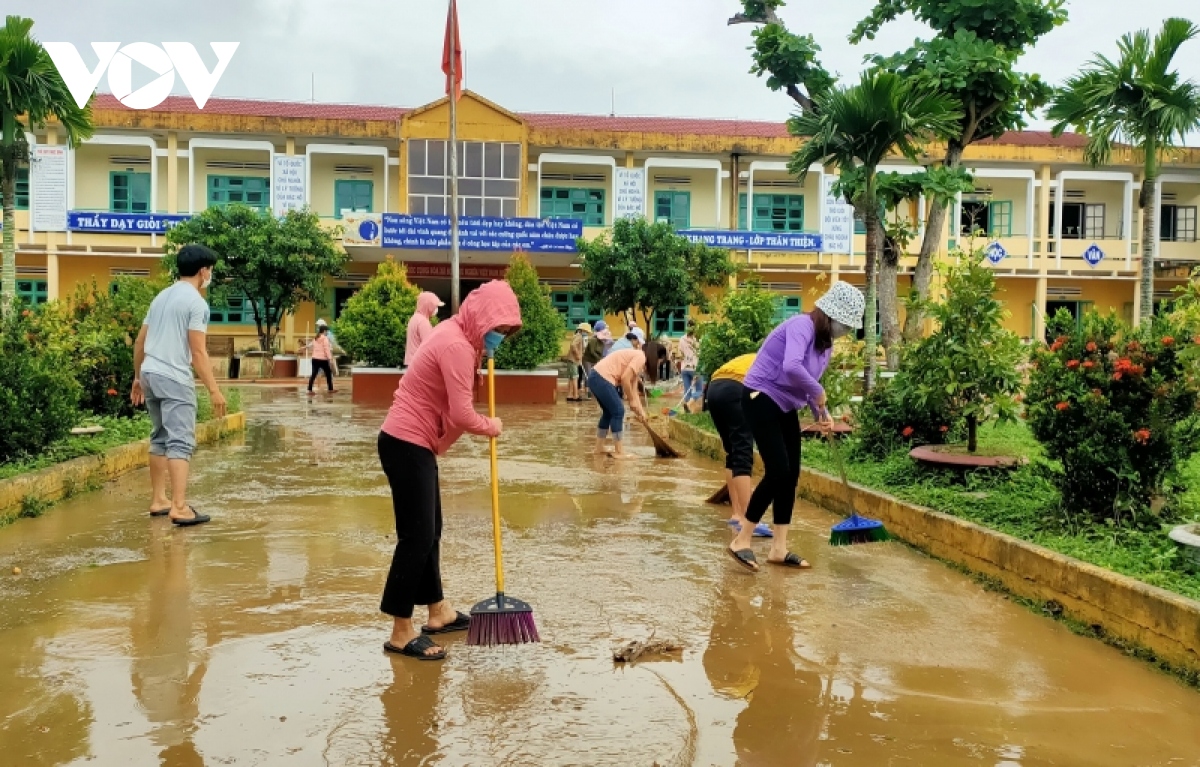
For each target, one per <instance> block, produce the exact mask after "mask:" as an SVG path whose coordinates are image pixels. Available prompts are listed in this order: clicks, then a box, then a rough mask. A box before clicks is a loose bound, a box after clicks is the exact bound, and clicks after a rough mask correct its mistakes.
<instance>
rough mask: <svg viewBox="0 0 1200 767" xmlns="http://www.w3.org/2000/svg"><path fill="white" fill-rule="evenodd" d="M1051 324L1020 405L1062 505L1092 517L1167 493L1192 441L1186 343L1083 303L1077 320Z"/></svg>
mask: <svg viewBox="0 0 1200 767" xmlns="http://www.w3.org/2000/svg"><path fill="white" fill-rule="evenodd" d="M1068 320H1069V318H1065V317H1057V318H1055V320H1054V321H1053V322H1052V323H1051V332H1052V333H1053V334H1054V336H1055V340H1054V342H1053V343H1052V344H1051V345H1050V346H1049V348H1047V349H1043V350H1040V351H1038V352H1036V353H1035V355H1034V361H1033V364H1034V372H1033V376H1032V378H1031V380H1030V384H1029V391H1028V395H1027V396H1028V402H1027V412H1028V418H1029V425H1030V427H1031V428H1032V430H1033V434H1034V436H1035V437H1037V439H1038V441H1040V442H1041V443H1042V444H1043V445H1044V446H1045V449H1046V454H1047V455H1048V456H1049V457H1050V458H1053V459H1056V460H1058V461H1059V462H1060V463H1061V470H1056V471H1055V472H1054V478H1055V481H1056V483H1057V484H1058V487H1059V490H1060V492H1061V494H1062V502H1063V505H1064V507H1065V508H1067V509H1068V510H1070V511H1071V512H1086V513H1088V514H1090V515H1091V516H1092V517H1093V518H1095V519H1104V518H1113V517H1116V518H1118V519H1119V518H1120V515H1121V514H1122V513H1129V514H1132V515H1134V516H1135V517H1136V516H1140V515H1141V514H1142V513H1143V512H1144V511H1145V510H1146V509H1148V508H1149V507H1150V502H1151V500H1152V498H1154V497H1155V496H1160V495H1161V496H1166V497H1167V498H1168V499H1171V498H1173V497H1174V495H1175V494H1176V491H1177V489H1178V488H1177V485H1176V480H1177V476H1178V471H1179V468H1180V466H1181V465H1182V464H1183V463H1184V462H1185V461H1186V460H1187V459H1188V458H1189V457H1190V456H1192V454H1193V453H1195V452H1196V450H1197V448H1198V447H1200V418H1198V417H1197V414H1196V405H1197V397H1198V395H1200V389H1198V387H1197V385H1196V381H1195V378H1194V376H1193V375H1192V374H1191V372H1190V371H1189V370H1188V367H1187V365H1186V364H1185V362H1184V359H1183V358H1185V357H1187V356H1189V354H1190V353H1191V350H1192V348H1193V347H1194V346H1195V342H1194V341H1193V340H1192V339H1188V338H1186V337H1183V336H1182V335H1181V334H1177V327H1178V326H1176V325H1174V324H1173V323H1172V322H1171V321H1169V320H1166V319H1163V318H1156V319H1155V320H1154V321H1153V322H1152V323H1151V324H1150V325H1148V326H1144V327H1141V328H1139V329H1137V330H1134V329H1131V328H1129V327H1128V326H1127V325H1126V324H1125V323H1124V322H1122V321H1121V320H1119V319H1117V318H1115V317H1111V316H1110V317H1101V316H1100V315H1098V314H1096V313H1094V312H1089V313H1088V314H1087V315H1086V316H1085V317H1084V320H1083V323H1082V327H1081V328H1080V329H1078V330H1077V329H1076V327H1075V325H1074V322H1073V321H1068Z"/></svg>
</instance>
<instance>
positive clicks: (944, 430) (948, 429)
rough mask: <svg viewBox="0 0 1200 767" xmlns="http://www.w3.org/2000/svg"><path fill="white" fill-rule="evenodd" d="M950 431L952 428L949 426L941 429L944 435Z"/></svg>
mask: <svg viewBox="0 0 1200 767" xmlns="http://www.w3.org/2000/svg"><path fill="white" fill-rule="evenodd" d="M948 431H950V427H949V426H943V427H942V428H941V432H942V434H945V433H946V432H948Z"/></svg>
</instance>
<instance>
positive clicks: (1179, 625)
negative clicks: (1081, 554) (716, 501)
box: [670, 420, 1200, 678]
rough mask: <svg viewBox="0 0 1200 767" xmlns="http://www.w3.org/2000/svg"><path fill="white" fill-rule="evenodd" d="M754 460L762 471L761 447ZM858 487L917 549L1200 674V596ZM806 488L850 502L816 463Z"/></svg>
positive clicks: (825, 503) (678, 432) (705, 443)
mask: <svg viewBox="0 0 1200 767" xmlns="http://www.w3.org/2000/svg"><path fill="white" fill-rule="evenodd" d="M670 434H671V437H672V438H673V439H676V440H678V441H680V442H683V443H685V444H688V445H690V446H691V447H692V449H693V450H695V451H696V452H698V453H701V454H703V455H706V456H709V457H712V458H717V459H720V458H723V456H724V453H723V452H722V450H721V441H720V439H719V438H718V437H717V436H716V435H715V434H709V433H708V432H705V431H703V430H701V429H698V428H696V427H694V426H692V425H690V424H686V423H681V422H679V421H676V420H672V421H671V425H670ZM754 461H755V470H756V471H761V468H762V464H761V462H760V461H759V458H758V455H757V454H756V455H755V457H754ZM854 489H855V502H856V506H857V510H858V511H859V512H861V513H862V514H863V515H864V516H868V517H872V518H875V519H879V520H881V521H882V522H883V523H884V524H885V525H886V526H887V529H888V532H890V533H891V534H892V535H894V536H896V537H897V538H900V539H901V540H903V541H905V542H906V543H908V544H910V545H912V546H914V547H915V548H918V549H920V550H922V551H925V552H927V553H929V554H931V555H933V556H934V557H937V558H938V559H943V560H946V561H948V562H952V563H954V564H956V565H959V566H961V567H964V568H966V569H968V570H970V571H972V572H974V573H978V574H980V575H983V576H986V577H987V578H990V579H993V580H995V581H998V582H999V583H1000V584H1001V585H1002V586H1003V587H1004V588H1005V589H1006V590H1008V591H1009V592H1011V593H1012V594H1014V595H1016V596H1018V597H1024V598H1026V599H1031V600H1036V601H1038V602H1043V603H1047V602H1055V603H1057V604H1058V605H1061V607H1062V614H1063V615H1064V616H1066V617H1067V618H1069V619H1072V620H1074V621H1078V622H1080V623H1083V624H1085V625H1087V626H1090V627H1092V631H1093V633H1094V634H1097V635H1099V636H1100V637H1102V638H1104V639H1105V640H1106V641H1110V642H1111V643H1114V644H1118V645H1120V644H1126V645H1132V646H1133V647H1134V648H1135V649H1137V650H1141V651H1142V652H1136V653H1135V654H1138V655H1142V656H1145V655H1146V654H1147V653H1149V654H1150V655H1152V656H1153V660H1155V661H1157V662H1158V663H1160V665H1164V666H1167V667H1169V668H1171V669H1172V670H1173V671H1176V672H1178V673H1182V674H1184V675H1185V676H1189V677H1192V678H1195V677H1196V676H1197V675H1198V674H1200V602H1197V601H1195V600H1192V599H1188V598H1187V597H1184V596H1181V595H1179V594H1175V593H1173V592H1170V591H1167V590H1165V589H1160V588H1158V587H1156V586H1151V585H1149V584H1146V583H1142V582H1141V581H1139V580H1136V579H1134V578H1130V577H1128V576H1125V575H1121V574H1119V573H1114V572H1112V571H1110V570H1105V569H1104V568H1101V567H1097V566H1095V565H1091V564H1088V563H1086V562H1081V561H1080V560H1077V559H1074V558H1072V557H1068V556H1065V555H1063V554H1059V553H1057V552H1054V551H1051V550H1049V549H1046V548H1043V547H1041V546H1037V545H1035V544H1032V543H1029V542H1027V541H1023V540H1020V539H1019V538H1014V537H1012V536H1010V535H1005V534H1004V533H999V532H996V531H995V530H991V529H988V528H986V527H983V526H982V525H977V524H975V523H973V522H968V521H966V520H963V519H959V518H958V517H954V516H951V515H949V514H943V513H941V512H938V511H934V510H932V509H927V508H923V507H921V506H916V505H913V504H910V503H906V502H904V501H901V500H898V499H896V498H893V497H892V496H890V495H885V494H883V493H880V492H877V491H875V490H871V489H870V488H865V487H862V486H861V485H854ZM798 494H799V496H800V497H801V498H803V499H805V500H807V501H809V502H811V503H814V504H816V505H818V506H821V507H823V508H826V509H831V510H837V509H842V508H844V506H845V503H846V501H845V491H844V489H843V487H842V483H841V480H840V479H837V478H836V477H831V476H829V475H827V474H823V473H821V472H817V471H812V470H811V469H803V470H802V471H801V476H800V488H799V493H798ZM1113 640H1118V641H1115V642H1114V641H1113Z"/></svg>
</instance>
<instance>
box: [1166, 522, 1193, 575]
mask: <svg viewBox="0 0 1200 767" xmlns="http://www.w3.org/2000/svg"><path fill="white" fill-rule="evenodd" d="M1170 538H1171V540H1173V541H1175V545H1176V546H1177V547H1178V548H1179V554H1180V556H1181V557H1182V558H1183V561H1184V562H1185V563H1186V564H1187V566H1188V568H1189V569H1191V570H1193V571H1196V570H1200V525H1197V524H1192V525H1180V526H1179V527H1176V528H1174V529H1173V530H1171V532H1170Z"/></svg>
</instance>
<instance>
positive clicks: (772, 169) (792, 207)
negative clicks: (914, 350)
mask: <svg viewBox="0 0 1200 767" xmlns="http://www.w3.org/2000/svg"><path fill="white" fill-rule="evenodd" d="M94 115H95V124H96V133H95V136H94V137H93V138H91V139H89V140H88V141H87V142H85V143H84V144H83V145H82V146H79V147H77V148H74V149H68V148H67V147H65V146H63V144H64V143H65V139H64V136H63V135H62V134H61V133H60V132H59V131H56V129H55V127H54V126H53V125H51V126H49V127H48V128H47V129H45V130H42V131H39V132H38V133H37V134H36V135H32V134H31V135H29V136H28V139H29V143H30V146H31V152H32V156H33V158H34V159H33V160H32V161H31V165H32V172H30V171H29V170H27V169H22V170H21V175H20V177H19V179H18V182H17V209H18V211H17V217H16V228H17V232H16V240H17V243H18V245H17V247H18V252H17V270H18V287H19V292H20V294H21V296H22V297H23V298H25V299H26V300H28V301H30V302H32V303H39V302H43V301H46V300H49V299H53V298H56V297H60V296H63V297H65V296H68V295H70V293H71V292H72V291H73V290H74V288H75V285H76V284H78V283H81V282H91V281H92V280H93V279H95V280H96V281H98V282H100V283H101V284H103V283H105V282H106V281H108V280H110V279H111V278H112V277H114V276H116V275H122V274H124V275H142V276H149V275H152V274H155V273H156V271H157V270H158V269H159V261H160V258H161V256H162V252H163V235H162V232H164V231H165V230H166V228H167V227H168V226H170V225H171V223H172V222H174V221H177V220H180V218H181V217H184V216H187V215H189V214H193V213H196V212H199V211H201V210H204V209H205V208H206V207H208V206H212V205H226V204H230V203H235V202H239V203H245V204H248V205H251V206H254V207H261V208H268V209H270V208H274V209H278V210H282V209H284V208H286V207H288V206H304V205H307V206H310V207H311V208H312V209H313V210H314V211H315V212H317V213H318V214H319V215H320V216H321V217H322V219H323V220H325V221H327V222H328V224H329V225H330V226H337V225H340V226H343V228H344V229H345V234H344V235H343V245H344V247H345V249H346V251H347V252H348V253H349V254H350V255H351V257H352V259H353V260H352V263H351V264H350V267H349V271H350V273H349V275H348V276H347V277H346V278H344V279H338V280H331V281H330V283H329V286H328V295H327V300H326V302H325V305H324V306H305V307H303V308H301V309H300V310H299V311H298V312H297V313H296V314H295V315H294V316H290V317H288V318H287V319H286V321H285V324H284V328H283V337H284V342H283V348H284V350H289V349H291V348H293V346H294V344H295V342H296V341H297V340H298V339H300V338H303V337H305V336H307V335H309V334H310V333H311V331H312V326H313V324H314V323H315V321H316V319H317V318H318V317H324V318H327V319H336V317H337V315H338V312H339V309H340V306H341V305H342V304H343V303H344V301H345V300H346V299H347V298H348V297H349V296H351V295H353V293H354V291H355V290H357V289H358V287H359V286H361V285H362V283H363V282H364V281H365V280H366V279H367V278H368V277H369V276H370V275H371V274H373V273H374V271H375V269H376V265H377V264H378V263H379V262H380V261H382V260H384V259H385V258H387V257H389V256H391V257H393V258H395V259H396V260H398V261H403V262H405V263H407V264H408V266H409V276H410V278H411V279H412V281H414V282H415V283H417V284H419V285H420V286H421V287H422V288H424V289H427V290H431V291H434V292H436V293H438V294H439V295H441V296H443V298H445V299H448V297H449V292H450V280H449V250H448V245H447V242H446V238H445V227H444V224H439V223H438V219H428V218H425V217H428V216H441V215H443V214H445V213H446V212H447V208H448V201H447V200H448V194H449V189H448V183H447V175H448V162H447V143H448V142H447V136H448V117H449V110H448V103H447V101H446V100H445V99H442V100H440V101H437V102H434V103H432V104H429V105H426V106H423V107H419V108H415V109H402V108H392V107H378V106H355V105H335V104H316V103H287V102H273V101H251V100H237V99H211V100H210V101H208V103H207V104H206V106H205V108H204V109H203V110H200V109H198V108H197V107H196V105H195V103H194V102H193V101H192V100H191V99H190V98H188V97H176V96H172V97H169V98H168V99H167V100H166V101H164V102H163V103H162V104H161V105H159V106H158V107H157V108H155V109H152V110H146V111H135V110H130V109H128V108H126V107H124V106H123V105H121V104H120V103H119V102H118V101H117V100H116V99H114V98H113V97H112V96H110V95H106V94H101V95H98V96H97V98H96V100H95V103H94ZM458 116H459V117H458V121H459V125H458V131H459V132H458V136H459V139H460V142H461V146H460V150H459V151H460V154H459V156H460V158H461V162H460V164H459V167H460V177H461V181H460V194H461V213H462V214H463V215H464V216H468V217H474V218H476V219H477V220H475V221H474V222H468V223H467V224H465V231H464V245H463V251H462V267H463V268H462V273H461V274H462V279H463V290H464V295H465V293H466V291H468V290H470V289H471V288H472V287H473V286H475V285H478V284H480V283H481V282H482V281H484V280H487V279H492V278H496V277H500V276H502V274H503V271H504V267H505V264H506V263H507V261H508V258H509V256H510V255H511V252H512V251H513V249H514V247H519V248H520V249H521V250H523V251H525V252H526V253H527V254H528V255H529V256H530V258H531V259H532V260H533V262H534V264H535V265H536V266H537V268H538V271H539V273H540V275H541V277H542V279H543V280H544V281H545V282H546V284H548V285H549V286H550V287H551V289H552V291H553V293H552V295H553V299H554V302H555V303H556V305H558V307H559V308H560V309H561V310H562V312H563V314H564V330H566V329H567V328H568V327H570V326H573V325H574V324H575V323H577V322H580V321H583V320H589V321H594V320H595V319H598V317H596V316H594V315H593V314H591V312H590V311H589V309H588V302H587V299H586V296H584V295H582V294H581V293H580V292H579V291H578V290H577V289H576V286H577V284H578V282H579V280H580V271H579V268H578V266H577V264H576V254H575V252H574V251H575V249H574V238H575V237H576V236H577V235H578V234H580V233H582V235H583V236H584V237H589V238H591V237H595V236H597V235H599V234H601V233H602V232H603V231H604V230H605V229H606V227H609V226H611V225H612V222H613V220H614V218H615V217H617V216H622V215H633V214H638V213H640V214H644V215H646V216H648V217H652V218H654V219H660V220H667V221H670V222H671V223H672V224H674V225H675V226H676V228H677V229H679V230H681V231H687V232H689V233H693V234H694V235H695V236H697V237H701V238H705V239H706V240H707V241H709V242H716V243H718V244H728V245H730V246H732V248H731V249H732V250H733V253H734V258H735V260H736V261H737V262H739V264H740V265H741V266H742V267H743V268H744V270H745V271H746V272H748V273H751V274H755V275H758V276H759V277H760V278H761V279H762V281H763V282H764V283H765V284H766V285H767V286H768V287H769V288H771V289H773V290H776V291H778V292H780V293H782V294H783V295H784V296H785V297H786V300H785V302H784V305H783V306H782V307H781V309H780V314H781V316H783V315H787V314H792V313H795V312H798V311H801V310H802V309H803V308H804V307H805V306H806V305H807V304H809V303H811V300H812V298H811V295H812V294H813V292H815V291H818V290H823V289H824V288H825V286H827V285H828V284H829V283H830V281H831V280H833V279H841V280H846V281H848V282H851V283H857V284H859V285H861V284H862V282H863V261H864V259H863V255H862V254H863V250H864V245H865V237H864V236H863V235H862V233H861V232H862V229H861V226H857V227H856V226H855V225H854V223H853V222H852V221H850V222H849V228H850V229H852V230H854V231H853V233H851V232H850V231H846V230H845V229H844V227H843V232H842V233H841V234H838V233H837V232H836V231H834V230H836V228H837V225H838V222H837V220H836V219H837V216H836V215H832V214H833V213H835V212H836V209H835V208H834V206H833V205H831V204H829V203H828V201H827V200H826V197H825V191H826V184H828V183H829V180H830V179H829V177H828V176H827V174H826V173H825V172H824V170H823V169H821V168H814V169H813V170H812V172H810V173H809V175H808V176H807V178H806V180H805V182H804V183H803V184H798V183H797V181H796V179H795V178H794V177H792V176H790V175H789V174H788V173H787V169H786V162H787V160H788V158H789V156H790V155H791V154H792V152H793V151H794V150H795V149H796V148H797V146H798V140H797V139H796V138H794V137H792V136H790V135H788V133H787V131H786V128H785V126H784V125H783V123H782V122H780V123H770V122H751V121H734V120H703V119H676V118H662V117H621V116H603V115H566V114H533V113H515V112H511V111H509V110H507V109H504V108H503V107H502V106H499V105H497V104H494V103H492V102H490V101H488V100H486V99H485V98H483V97H481V96H479V95H477V94H475V93H472V92H466V93H465V94H464V96H463V98H462V101H461V102H460V104H459V109H458ZM1084 143H1085V140H1084V138H1083V137H1081V136H1077V135H1070V134H1068V135H1064V136H1062V137H1061V138H1053V137H1051V136H1050V135H1049V134H1048V133H1043V132H1036V131H1029V132H1023V133H1015V134H1009V135H1007V136H1005V137H1003V138H1002V139H1000V140H998V141H989V142H983V143H981V144H977V145H974V146H972V147H970V148H969V149H968V151H967V153H966V159H965V164H966V165H967V166H968V167H969V168H970V170H971V172H972V173H974V175H975V178H976V189H975V192H974V193H972V194H969V195H963V197H962V199H961V200H959V201H958V202H957V203H956V204H955V206H954V210H953V211H952V212H951V214H950V216H949V223H948V226H947V227H946V231H944V232H943V233H942V234H943V237H942V245H943V246H944V247H943V249H944V250H945V251H949V249H950V248H952V247H953V246H954V245H955V242H956V241H958V240H962V239H963V237H964V236H965V235H966V234H968V233H969V232H971V231H976V230H982V231H983V232H985V233H986V240H985V241H984V242H978V241H977V244H980V245H983V246H986V247H988V248H989V253H990V254H991V259H990V260H989V263H990V264H991V266H992V268H994V269H995V270H996V272H997V275H998V277H999V284H1000V286H1001V288H1002V291H1003V293H1002V298H1003V300H1004V301H1005V302H1006V304H1007V307H1008V309H1009V311H1010V313H1011V318H1010V320H1009V323H1010V327H1011V329H1012V330H1014V331H1015V332H1016V333H1018V334H1019V335H1022V336H1036V335H1037V334H1039V333H1040V332H1042V328H1043V325H1044V318H1045V317H1046V316H1047V315H1050V314H1053V313H1054V312H1055V311H1056V310H1058V309H1059V308H1066V309H1069V310H1070V311H1072V312H1075V313H1077V314H1078V313H1079V312H1080V311H1082V310H1084V309H1086V308H1087V307H1093V306H1094V307H1096V308H1097V309H1102V310H1107V309H1111V310H1113V311H1116V312H1121V313H1123V314H1124V315H1126V316H1129V317H1132V316H1135V314H1136V310H1137V307H1138V305H1139V302H1141V301H1143V300H1153V301H1156V302H1157V301H1161V300H1163V299H1166V298H1169V297H1170V295H1171V291H1172V289H1173V288H1174V287H1175V286H1177V285H1178V284H1180V283H1181V282H1183V281H1184V280H1185V279H1186V278H1187V276H1188V274H1189V273H1190V270H1191V268H1192V266H1193V265H1195V264H1196V263H1198V262H1200V243H1197V240H1196V235H1197V209H1198V208H1200V149H1187V150H1184V151H1181V152H1179V153H1177V154H1176V155H1175V156H1173V157H1172V158H1171V160H1170V161H1169V163H1168V164H1167V167H1166V170H1165V173H1164V176H1163V179H1162V180H1163V183H1162V185H1161V187H1160V190H1161V191H1160V194H1159V195H1156V198H1155V199H1154V201H1153V204H1154V205H1155V206H1156V208H1157V211H1158V218H1159V221H1161V226H1159V227H1158V230H1157V231H1156V233H1155V234H1156V237H1155V243H1154V247H1155V248H1156V250H1157V253H1158V258H1157V264H1158V266H1157V281H1156V284H1155V290H1154V295H1153V296H1142V295H1140V290H1139V281H1138V274H1139V263H1140V253H1141V242H1140V241H1139V240H1140V235H1141V225H1140V222H1139V218H1140V210H1139V207H1138V205H1137V200H1138V195H1139V193H1140V188H1141V186H1140V183H1139V182H1140V177H1139V172H1140V169H1139V166H1138V164H1137V160H1136V157H1134V155H1133V153H1132V152H1130V151H1128V150H1118V151H1117V152H1116V154H1115V156H1114V158H1113V164H1112V165H1111V166H1109V167H1104V168H1092V167H1089V166H1088V165H1087V164H1086V163H1085V162H1084V160H1083V147H1084ZM939 156H940V152H939V151H936V150H935V149H932V148H931V150H930V152H929V156H928V160H929V161H930V162H934V161H936V160H937V159H938V157H939ZM893 167H894V169H896V170H899V171H900V172H912V171H913V170H915V169H916V168H915V166H913V165H911V164H909V163H908V162H907V161H905V160H903V159H902V158H896V159H895V160H894V166H892V165H890V166H889V167H888V168H887V169H893ZM31 202H32V205H31ZM31 207H32V210H30V208H31ZM923 210H924V201H919V202H917V203H914V204H913V205H911V206H910V209H909V210H907V211H904V212H903V215H904V216H906V217H908V218H910V219H911V220H912V221H914V222H917V225H918V226H919V225H920V221H921V219H922V218H923V216H922V213H923ZM828 221H833V230H831V229H830V228H829V226H830V225H829V224H828V223H827V222H828ZM842 223H843V224H845V223H847V222H845V221H843V222H842ZM920 234H922V235H923V232H920ZM833 243H840V246H838V247H833ZM919 246H920V237H918V238H917V239H916V240H914V242H913V243H912V245H911V248H912V251H913V252H914V253H915V251H916V250H917V249H918V248H919ZM836 250H842V251H843V252H841V253H837V252H832V251H836ZM914 263H915V257H909V258H906V259H904V260H903V261H902V271H901V277H900V283H901V284H900V293H901V295H905V294H906V293H907V286H908V281H909V280H910V279H911V273H912V268H913V265H914ZM690 311H691V310H690V309H689V308H688V307H678V308H676V309H675V310H674V311H672V312H667V313H664V314H663V316H661V317H660V318H659V320H658V322H659V325H660V327H659V329H660V330H663V331H666V332H669V333H671V334H679V333H681V332H682V331H683V329H684V326H685V324H686V318H687V316H688V314H689V312H690ZM212 325H213V329H212V331H211V332H214V333H219V334H221V335H232V336H237V337H239V338H240V337H242V336H244V337H245V344H239V348H250V347H252V346H253V345H254V341H253V336H254V322H253V318H252V316H251V314H250V311H249V307H248V306H246V304H245V301H244V300H239V299H236V298H234V299H232V300H231V301H230V302H229V305H228V306H225V307H213V311H212Z"/></svg>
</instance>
